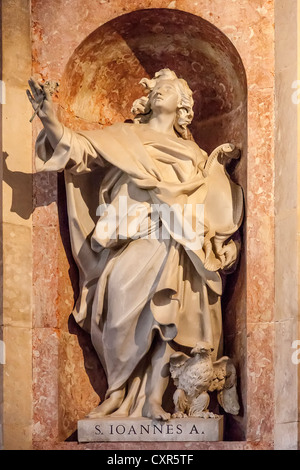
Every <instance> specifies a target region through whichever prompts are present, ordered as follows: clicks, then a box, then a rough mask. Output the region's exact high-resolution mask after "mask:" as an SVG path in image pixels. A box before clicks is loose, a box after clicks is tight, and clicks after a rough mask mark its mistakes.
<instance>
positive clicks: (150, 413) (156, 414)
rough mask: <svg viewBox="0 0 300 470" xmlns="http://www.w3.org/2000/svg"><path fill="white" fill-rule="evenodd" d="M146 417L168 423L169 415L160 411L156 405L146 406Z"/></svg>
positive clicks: (159, 406) (160, 408) (159, 407)
mask: <svg viewBox="0 0 300 470" xmlns="http://www.w3.org/2000/svg"><path fill="white" fill-rule="evenodd" d="M147 417H148V418H151V419H155V420H158V421H169V419H170V418H171V414H170V413H167V412H166V411H165V410H163V409H162V407H161V405H159V404H158V403H151V404H149V405H148V410H147Z"/></svg>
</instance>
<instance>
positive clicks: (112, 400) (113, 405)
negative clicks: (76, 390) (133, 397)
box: [87, 391, 123, 418]
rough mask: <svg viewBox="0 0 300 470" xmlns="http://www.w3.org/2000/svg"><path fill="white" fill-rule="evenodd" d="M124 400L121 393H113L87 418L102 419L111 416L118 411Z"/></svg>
mask: <svg viewBox="0 0 300 470" xmlns="http://www.w3.org/2000/svg"><path fill="white" fill-rule="evenodd" d="M122 399H123V394H121V393H120V392H119V391H117V392H113V393H112V394H111V396H110V397H109V398H107V399H106V400H104V402H103V403H101V404H100V405H99V406H97V407H96V408H95V409H94V410H92V411H91V412H90V413H89V414H88V415H87V417H88V418H101V417H103V416H107V415H110V414H111V413H113V412H114V411H115V410H117V409H118V408H119V407H120V405H121V403H122Z"/></svg>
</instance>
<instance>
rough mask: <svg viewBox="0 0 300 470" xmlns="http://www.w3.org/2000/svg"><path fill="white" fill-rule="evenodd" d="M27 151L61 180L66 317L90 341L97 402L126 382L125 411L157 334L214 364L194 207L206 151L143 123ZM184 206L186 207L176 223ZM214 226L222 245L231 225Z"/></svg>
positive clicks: (215, 325)
mask: <svg viewBox="0 0 300 470" xmlns="http://www.w3.org/2000/svg"><path fill="white" fill-rule="evenodd" d="M36 151H37V160H36V168H37V170H38V171H64V173H65V181H66V192H67V204H68V217H69V227H70V237H71V245H72V251H73V256H74V259H75V261H76V263H77V266H78V268H79V276H80V295H79V298H78V300H77V303H76V305H75V307H74V311H73V315H74V317H75V319H76V321H77V322H78V323H79V325H80V326H81V327H82V328H84V329H85V330H87V331H88V332H89V333H90V334H91V338H92V342H93V345H94V347H95V349H96V351H97V353H98V355H99V358H100V360H101V363H102V365H103V367H104V369H105V372H106V375H107V381H108V391H107V397H108V396H109V395H110V393H111V392H112V391H114V390H117V389H118V388H120V387H122V386H124V385H125V384H127V388H128V396H129V395H130V397H131V398H130V399H131V403H132V406H131V409H132V411H133V412H134V410H135V409H137V407H138V397H139V396H141V395H143V392H142V388H143V387H144V389H145V380H146V376H147V374H149V373H151V372H149V367H148V366H149V354H151V345H152V343H153V339H154V337H155V336H156V335H157V334H158V335H159V337H160V339H161V340H162V341H168V342H172V343H173V344H175V345H177V346H178V347H179V348H180V347H187V348H192V347H194V346H195V344H196V343H197V342H198V341H200V340H204V341H207V342H210V343H211V344H212V345H213V347H214V358H215V359H216V358H217V357H219V356H220V354H221V352H222V316H221V304H220V299H221V294H222V282H221V278H220V275H219V273H218V272H217V271H210V270H208V269H206V268H205V267H204V263H205V258H206V254H205V251H204V250H203V247H202V245H203V240H204V238H205V236H206V235H207V234H208V233H210V229H211V227H210V214H209V213H208V214H207V213H206V214H205V221H204V223H203V221H202V223H201V221H200V220H199V217H198V216H199V213H198V212H197V211H195V210H194V209H195V207H196V206H197V205H201V204H202V205H203V204H204V207H205V201H206V198H207V192H208V185H207V182H206V180H205V178H204V176H203V173H202V169H203V167H204V164H205V161H206V159H207V154H206V153H205V152H204V151H202V150H201V149H200V148H199V147H198V146H197V145H196V144H195V143H194V142H192V141H186V140H183V139H182V138H179V137H175V136H169V135H165V134H162V133H160V132H156V131H153V130H151V129H149V128H148V126H146V125H143V124H115V125H113V126H111V127H108V128H105V129H103V130H97V131H82V132H79V133H76V132H73V131H71V130H70V129H68V128H65V127H64V133H63V136H62V138H61V140H60V142H59V143H58V145H57V147H56V148H55V149H53V148H52V147H51V145H50V144H49V141H48V139H47V136H46V133H45V131H44V130H43V131H42V132H41V133H40V135H39V137H38V139H37V143H36ZM224 178H225V176H224ZM120 201H122V203H120ZM232 204H233V205H234V201H233V202H232ZM98 206H100V207H102V212H101V211H100V215H99V213H98V214H97V213H96V208H97V207H98ZM161 206H162V207H172V208H174V211H173V212H172V214H173V216H174V217H175V219H176V220H177V222H178V223H177V225H176V224H175V225H176V227H175V226H174V224H173V225H172V224H171V222H170V220H168V217H167V216H166V214H165V213H161V212H160V211H157V208H159V207H161ZM185 207H191V208H192V215H191V217H189V221H188V223H186V224H185V222H187V220H186V219H187V218H186V219H185V218H184V217H183V218H182V217H181V216H182V214H184V208H185ZM103 208H104V209H105V208H106V209H107V210H106V211H105V210H103ZM137 208H140V209H141V211H140V213H139V216H138V215H137V210H136V209H137ZM153 208H154V210H153ZM155 208H156V209H155ZM112 209H113V210H112ZM233 210H234V207H233ZM153 211H154V212H155V211H156V218H154V222H153V218H152V216H153ZM112 218H113V219H114V222H115V224H114V225H112V224H111V223H110V222H111V221H112ZM137 219H138V220H137ZM125 221H126V224H125ZM149 221H150V222H151V223H149ZM184 224H185V225H186V226H185V227H183V225H184ZM111 227H113V230H112V228H111ZM124 227H125V228H124ZM128 227H130V230H129V229H128ZM174 227H175V228H174ZM178 228H180V229H182V230H178ZM223 229H224V234H225V235H224V240H226V239H227V238H229V237H230V236H231V235H232V234H233V233H234V232H235V231H236V229H237V225H236V224H233V225H232V227H229V226H228V224H227V225H226V226H225V225H224V227H223ZM221 232H222V227H221V230H220V227H219V234H220V233H221ZM153 233H154V234H155V236H153ZM157 234H158V235H157ZM163 234H164V235H163ZM166 235H168V236H166ZM147 358H148V359H147ZM147 371H148V372H147ZM137 380H138V384H137Z"/></svg>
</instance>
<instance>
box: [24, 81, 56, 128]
mask: <svg viewBox="0 0 300 470" xmlns="http://www.w3.org/2000/svg"><path fill="white" fill-rule="evenodd" d="M28 84H29V87H30V90H31V92H30V91H29V90H26V93H27V96H28V99H29V101H30V103H31V105H32V107H33V109H34V114H33V116H32V118H31V119H30V122H32V120H33V119H34V117H35V115H36V114H37V115H38V116H39V118H41V119H42V118H43V117H48V116H49V115H51V114H53V107H52V98H51V94H50V92H49V90H48V89H47V88H46V87H45V86H44V85H42V84H40V83H38V82H37V81H36V80H35V79H34V78H32V77H31V78H30V80H28Z"/></svg>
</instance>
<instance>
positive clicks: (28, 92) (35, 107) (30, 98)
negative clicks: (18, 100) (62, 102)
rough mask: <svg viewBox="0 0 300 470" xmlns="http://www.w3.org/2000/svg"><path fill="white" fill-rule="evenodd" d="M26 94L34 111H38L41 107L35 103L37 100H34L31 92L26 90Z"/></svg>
mask: <svg viewBox="0 0 300 470" xmlns="http://www.w3.org/2000/svg"><path fill="white" fill-rule="evenodd" d="M26 94H27V96H28V99H29V101H30V103H31V104H32V107H33V109H34V110H36V109H37V108H38V106H39V105H38V103H37V102H36V101H35V99H34V98H33V96H32V94H31V93H30V91H29V90H26Z"/></svg>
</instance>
